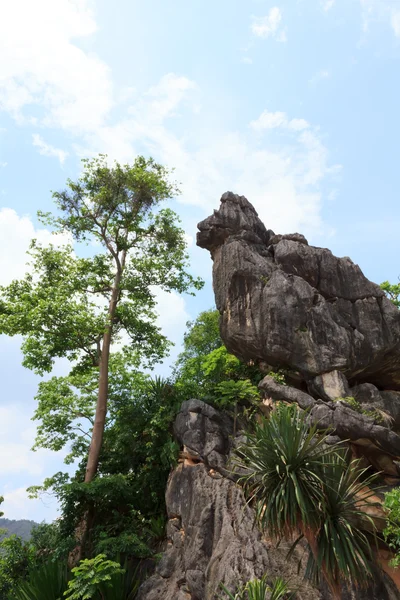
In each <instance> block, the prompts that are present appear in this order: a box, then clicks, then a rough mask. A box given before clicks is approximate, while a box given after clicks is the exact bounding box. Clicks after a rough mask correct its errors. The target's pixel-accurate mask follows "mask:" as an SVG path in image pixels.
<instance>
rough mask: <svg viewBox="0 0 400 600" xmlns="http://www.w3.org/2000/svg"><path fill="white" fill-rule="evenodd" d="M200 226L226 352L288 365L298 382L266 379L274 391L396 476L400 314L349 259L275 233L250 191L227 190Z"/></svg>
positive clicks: (399, 439)
mask: <svg viewBox="0 0 400 600" xmlns="http://www.w3.org/2000/svg"><path fill="white" fill-rule="evenodd" d="M198 227H199V233H198V234H197V244H198V245H199V246H201V247H202V248H207V249H208V250H209V251H210V253H211V257H212V259H213V284H214V292H215V300H216V305H217V308H218V310H219V312H220V315H221V336H222V339H223V341H224V343H225V345H226V347H227V348H228V350H229V351H230V352H232V353H233V354H235V355H236V356H239V357H240V358H242V359H243V360H245V361H249V360H252V361H256V362H258V363H260V364H263V365H264V368H265V369H266V371H268V369H269V368H273V369H276V368H280V369H283V370H284V372H285V374H286V377H287V380H288V381H289V383H290V384H291V386H293V387H285V388H284V389H283V386H278V385H277V384H276V383H275V382H274V381H273V380H272V379H271V378H268V377H267V378H266V379H265V380H264V381H263V382H262V384H261V389H263V390H264V392H265V394H266V395H267V396H269V397H271V398H273V399H276V400H279V399H286V400H289V401H295V402H298V404H299V405H300V406H301V407H302V408H310V409H311V415H312V417H313V418H314V419H315V421H317V422H318V423H319V424H320V426H321V427H328V426H329V427H332V429H333V430H334V433H336V434H337V435H339V437H341V438H343V439H350V440H351V441H352V442H353V443H354V444H356V445H358V446H359V447H360V448H361V450H362V454H364V455H365V456H367V457H368V459H369V461H370V462H371V463H372V464H374V465H375V466H376V467H377V468H379V469H382V470H383V471H384V472H385V473H386V475H388V476H390V477H398V476H399V475H400V470H399V462H398V457H400V436H399V435H398V433H397V430H400V311H399V310H398V309H397V308H396V307H395V306H394V305H393V304H392V303H391V302H390V301H389V300H388V299H387V298H386V296H385V294H384V293H383V291H382V290H381V289H380V287H379V286H378V285H376V284H375V283H372V282H371V281H369V280H368V279H367V278H366V277H365V276H364V275H363V273H362V272H361V270H360V268H359V267H358V265H355V264H354V263H353V262H352V261H351V260H350V259H349V258H347V257H346V258H337V257H336V256H334V255H333V254H332V252H331V251H330V250H327V249H325V248H315V247H313V246H309V245H308V242H307V240H306V239H305V237H304V236H303V235H301V234H299V233H292V234H287V235H276V234H275V233H274V232H273V231H271V230H267V229H266V228H265V226H264V225H263V223H262V222H261V221H260V219H259V218H258V215H257V212H256V211H255V209H254V207H253V206H252V205H251V204H250V202H249V201H248V200H247V199H246V198H245V197H244V196H238V195H236V194H232V193H231V192H227V193H226V194H224V195H223V196H222V198H221V206H220V209H219V210H218V211H214V214H213V215H211V216H210V217H208V218H207V219H205V220H204V221H202V222H201V223H199V226H198ZM338 400H339V402H338ZM350 402H351V403H350ZM355 408H358V410H355Z"/></svg>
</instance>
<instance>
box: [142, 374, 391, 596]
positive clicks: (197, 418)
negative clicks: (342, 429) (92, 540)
mask: <svg viewBox="0 0 400 600" xmlns="http://www.w3.org/2000/svg"><path fill="white" fill-rule="evenodd" d="M271 379H272V378H268V377H267V378H265V380H264V381H263V389H264V390H266V389H267V388H268V390H270V391H272V392H273V393H274V394H275V393H276V394H278V389H277V388H276V387H275V386H279V384H276V383H275V382H274V381H273V380H272V381H271ZM280 387H281V388H283V387H285V386H280ZM296 392H299V390H294V391H292V392H290V391H289V392H288V393H289V395H290V396H291V394H292V393H296ZM304 396H307V394H304ZM293 397H294V396H291V399H292V398H293ZM297 398H298V399H299V400H300V401H301V402H303V401H304V398H303V397H302V396H301V392H300V395H298V396H297ZM311 400H313V399H311ZM313 402H314V403H315V407H317V406H318V403H317V401H315V400H313ZM332 404H333V403H332ZM320 405H321V406H322V407H325V409H327V410H328V411H330V413H332V410H330V407H329V406H328V405H327V404H325V403H322V402H321V403H320ZM196 429H199V434H198V435H195V430H196ZM175 431H176V432H177V435H178V439H179V441H180V443H181V444H182V445H184V441H190V444H191V446H190V447H189V446H186V445H184V448H186V449H187V450H188V452H189V453H190V452H195V455H196V456H197V457H203V458H205V457H207V456H210V455H211V453H208V454H207V452H208V447H209V445H210V437H211V439H214V440H216V443H217V445H218V448H219V449H220V450H219V451H217V450H214V451H215V452H216V453H218V454H220V458H219V459H218V460H217V461H216V463H215V466H216V467H217V468H218V464H219V462H222V463H223V464H226V462H227V460H228V458H229V448H230V446H231V441H230V439H229V437H230V433H231V423H230V419H229V418H226V417H225V416H223V415H222V414H220V413H219V412H218V411H216V410H214V409H213V408H211V407H210V406H208V405H206V404H204V403H203V402H200V401H198V400H190V401H189V402H184V404H183V405H182V409H181V412H180V413H179V415H178V417H177V419H176V424H175ZM222 449H223V450H222ZM222 452H225V453H226V454H225V455H224V456H223V458H221V457H222ZM203 458H201V459H200V462H199V463H197V464H193V463H192V462H191V461H190V460H189V459H184V460H183V462H181V463H180V464H179V466H178V467H177V468H176V469H175V470H174V471H173V472H172V474H171V476H170V478H169V481H168V486H167V490H166V505H167V512H168V519H169V520H168V525H167V536H168V545H167V550H166V551H165V552H164V554H163V556H162V558H161V561H160V562H159V564H158V566H157V569H156V572H155V574H154V575H152V576H151V577H150V578H149V579H148V580H147V581H145V582H144V583H143V584H142V586H141V587H140V590H139V593H138V597H137V600H216V599H217V598H219V597H220V592H221V589H220V583H221V582H222V583H224V585H225V586H226V587H227V588H228V589H229V590H230V591H232V592H233V591H234V590H235V589H236V587H237V586H238V585H240V584H242V583H245V582H247V581H249V580H250V579H253V578H255V577H261V576H262V575H264V574H265V573H266V574H267V577H268V578H270V580H272V579H274V578H275V577H276V576H277V575H280V576H282V577H284V578H285V579H286V580H289V581H291V583H292V585H294V586H297V585H298V586H301V592H300V593H299V594H298V597H297V600H302V599H306V598H307V600H330V594H329V591H328V590H326V589H324V588H322V589H321V590H318V589H316V588H314V587H312V586H311V585H310V584H307V583H305V582H304V581H303V571H302V570H301V569H300V574H299V573H298V559H299V558H300V557H301V556H303V548H302V547H299V548H298V550H297V551H296V552H295V554H294V556H292V558H291V559H290V560H288V559H287V552H288V550H289V548H290V543H289V542H288V543H286V542H281V544H280V545H279V546H277V545H276V544H274V543H272V542H271V540H268V539H265V538H263V537H262V536H261V535H260V532H259V531H258V528H257V527H256V525H255V520H254V516H255V515H254V512H253V510H252V509H251V508H250V507H249V506H248V505H247V503H246V501H245V498H244V496H243V493H242V490H241V488H240V487H239V486H238V485H237V484H235V483H234V482H233V481H232V480H230V479H228V478H227V477H224V476H223V475H221V474H220V473H218V472H217V471H216V470H215V469H214V468H212V467H211V466H210V464H207V460H203ZM303 559H304V556H303ZM303 568H304V567H303ZM343 598H346V600H378V599H379V600H399V598H400V595H399V593H398V592H397V591H396V590H395V588H394V587H393V585H392V583H391V581H390V580H389V579H388V578H387V577H386V576H385V575H384V574H383V573H381V572H378V571H377V573H376V578H375V579H374V582H373V583H371V586H370V587H369V588H366V589H360V590H355V589H353V590H350V591H346V590H343Z"/></svg>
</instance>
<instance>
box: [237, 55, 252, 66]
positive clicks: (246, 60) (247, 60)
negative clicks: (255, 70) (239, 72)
mask: <svg viewBox="0 0 400 600" xmlns="http://www.w3.org/2000/svg"><path fill="white" fill-rule="evenodd" d="M240 62H241V63H243V64H244V65H252V64H253V59H252V58H250V57H249V56H242V58H241V59H240Z"/></svg>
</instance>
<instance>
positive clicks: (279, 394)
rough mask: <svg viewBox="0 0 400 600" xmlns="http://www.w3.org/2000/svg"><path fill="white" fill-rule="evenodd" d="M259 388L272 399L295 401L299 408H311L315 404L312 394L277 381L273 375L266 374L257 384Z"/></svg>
mask: <svg viewBox="0 0 400 600" xmlns="http://www.w3.org/2000/svg"><path fill="white" fill-rule="evenodd" d="M258 387H259V388H260V390H262V391H263V392H264V394H266V395H267V396H269V397H270V398H272V399H273V400H285V401H286V402H296V403H297V404H298V405H299V406H300V408H303V409H307V408H311V407H312V406H314V405H315V404H316V401H315V400H314V398H312V396H309V395H308V394H306V393H305V392H302V391H301V390H297V389H296V388H293V387H291V386H289V385H281V384H280V383H277V382H276V381H275V379H274V378H273V377H270V376H269V375H267V377H264V379H262V381H260V383H259V384H258Z"/></svg>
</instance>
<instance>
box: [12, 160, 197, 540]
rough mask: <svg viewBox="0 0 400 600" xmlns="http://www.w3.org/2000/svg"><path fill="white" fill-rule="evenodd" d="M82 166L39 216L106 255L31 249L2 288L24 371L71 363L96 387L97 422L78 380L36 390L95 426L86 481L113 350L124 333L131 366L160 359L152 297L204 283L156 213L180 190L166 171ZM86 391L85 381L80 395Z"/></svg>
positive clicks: (95, 163) (140, 164)
mask: <svg viewBox="0 0 400 600" xmlns="http://www.w3.org/2000/svg"><path fill="white" fill-rule="evenodd" d="M83 165H84V168H83V173H82V175H81V177H80V178H79V179H78V180H77V181H76V182H74V181H71V180H68V181H67V190H65V191H63V192H55V193H54V194H53V197H54V199H55V201H56V205H57V208H58V211H59V213H58V215H57V216H53V215H51V214H50V213H46V214H44V213H39V216H40V218H41V220H42V221H43V222H44V223H46V224H48V225H50V226H52V227H53V228H54V230H55V231H56V232H59V233H62V234H64V235H68V236H69V237H70V239H71V240H74V241H75V242H78V243H79V242H85V243H91V242H95V243H96V244H97V247H99V248H100V252H99V253H97V254H94V255H93V256H91V257H87V256H86V257H84V258H83V257H80V256H78V255H77V254H76V253H75V252H76V249H74V250H73V249H72V246H64V247H62V248H55V247H54V246H52V245H50V246H49V247H45V248H44V247H41V246H40V245H39V244H37V243H36V242H35V241H33V242H32V244H31V247H30V252H29V254H30V257H31V264H30V272H29V273H27V274H26V275H25V277H24V278H23V279H21V280H19V281H13V282H12V283H11V284H10V285H9V286H6V287H4V286H3V287H0V333H5V334H7V335H22V337H23V344H22V351H23V355H24V360H23V364H24V365H25V366H26V367H29V368H31V369H33V370H34V371H35V372H37V373H38V374H40V375H42V374H43V373H45V372H50V371H51V369H52V366H53V364H54V360H55V359H56V358H67V359H69V360H70V361H73V362H74V366H73V368H72V370H71V373H70V376H71V377H72V378H74V377H75V378H76V377H77V376H78V378H79V376H81V377H82V376H83V377H87V378H88V379H89V380H90V379H93V377H94V378H95V379H97V389H98V396H97V402H96V410H95V413H94V414H93V413H91V414H90V410H89V414H88V413H87V412H86V410H85V408H86V407H85V403H84V401H85V397H84V398H82V402H83V406H82V403H81V396H80V395H79V394H78V395H77V394H76V393H75V392H74V391H72V390H71V387H74V385H75V382H74V381H71V380H69V381H60V380H59V379H56V380H54V379H53V380H52V381H51V382H50V383H47V385H46V386H45V392H43V389H42V390H41V391H40V394H42V396H43V395H44V396H46V398H45V399H46V402H47V404H50V405H51V401H50V398H51V396H55V397H56V399H54V400H53V401H54V402H56V401H57V398H58V397H59V395H61V397H62V398H63V399H64V404H65V405H68V402H69V400H70V399H71V397H73V401H74V404H75V405H76V406H77V408H78V409H79V410H78V412H77V413H76V415H75V416H79V415H80V414H81V413H82V414H84V415H85V413H86V416H87V417H88V418H89V420H91V421H92V427H91V428H90V429H91V435H87V434H88V432H82V435H85V434H86V437H87V438H88V439H89V438H90V444H89V446H87V440H86V448H87V447H88V450H87V464H86V472H85V476H84V479H85V481H86V482H90V481H91V480H92V479H93V478H94V477H95V475H96V473H97V469H98V464H99V459H100V453H101V448H102V443H103V436H104V428H105V419H106V415H107V401H108V386H109V381H108V380H109V368H110V367H109V356H110V351H111V350H112V349H113V344H115V342H121V343H122V337H121V336H122V335H123V334H124V335H125V336H128V337H129V338H130V342H129V343H128V344H127V343H122V350H121V352H122V354H123V356H124V361H125V364H126V365H127V367H128V366H130V367H131V368H132V367H135V366H137V364H138V361H139V360H147V362H148V363H149V364H152V363H154V362H155V361H158V360H160V359H161V358H162V357H163V356H165V354H166V352H167V349H168V347H169V342H168V340H167V339H166V338H165V336H163V335H162V333H161V331H160V329H159V328H158V327H157V325H156V323H155V321H156V316H157V315H156V310H155V309H156V298H155V290H156V289H157V288H158V289H162V290H164V291H166V292H171V291H177V292H179V293H182V292H188V293H193V292H192V291H191V290H192V289H200V288H201V287H202V282H201V281H200V280H199V279H194V278H193V277H192V276H191V275H190V274H189V273H188V272H187V271H186V268H187V264H188V256H187V253H186V242H185V237H184V232H183V230H182V229H181V228H180V227H179V226H178V225H177V223H178V221H179V219H178V217H177V215H176V214H175V213H174V212H173V211H171V210H170V209H168V208H167V209H163V210H159V209H158V205H159V204H160V202H162V201H164V200H167V199H169V198H171V197H173V196H174V195H175V194H176V193H177V192H178V190H177V188H176V185H175V184H173V183H170V181H169V175H170V173H169V171H168V170H167V169H165V168H164V167H162V166H161V165H159V164H157V163H156V162H154V160H153V159H148V160H146V159H144V158H143V157H138V158H136V160H135V161H134V163H133V165H120V164H119V163H117V162H116V163H114V165H113V166H112V167H109V166H108V165H107V161H106V157H105V156H102V155H100V156H99V157H98V158H94V159H92V160H84V161H83ZM93 247H96V246H93ZM84 383H85V382H82V381H81V380H80V381H79V382H78V387H79V386H80V387H81V388H82V386H83V385H84ZM43 387H44V386H42V388H43ZM42 405H43V403H42ZM81 408H82V409H83V410H80V409H81ZM91 408H92V407H90V409H91ZM44 416H45V415H44V413H43V412H42V413H41V414H40V415H39V417H41V418H44ZM67 421H68V419H67ZM59 425H60V423H59ZM58 430H60V426H59V427H58ZM74 430H76V426H75V427H74ZM70 434H71V430H70V429H68V428H67V429H66V430H65V432H64V437H63V438H62V439H61V440H59V439H58V438H57V436H53V440H52V441H53V446H56V445H57V444H61V445H63V444H64V443H65V436H68V437H69V436H70ZM39 435H40V432H39ZM73 435H74V436H75V438H74V440H73V453H74V452H76V451H83V449H84V448H78V449H77V445H78V446H79V443H80V440H81V439H82V437H81V436H80V437H78V438H76V434H75V433H74V434H73ZM83 447H85V443H83ZM79 545H81V544H80V543H79Z"/></svg>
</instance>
